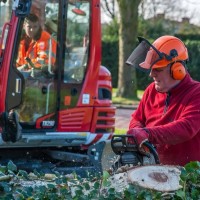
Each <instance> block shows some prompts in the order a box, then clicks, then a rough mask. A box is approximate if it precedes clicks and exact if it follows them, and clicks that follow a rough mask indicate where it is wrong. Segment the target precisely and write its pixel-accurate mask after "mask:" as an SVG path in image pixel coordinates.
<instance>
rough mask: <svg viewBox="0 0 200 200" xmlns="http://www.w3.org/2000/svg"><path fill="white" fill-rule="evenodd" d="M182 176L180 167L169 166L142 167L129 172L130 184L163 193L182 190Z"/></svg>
mask: <svg viewBox="0 0 200 200" xmlns="http://www.w3.org/2000/svg"><path fill="white" fill-rule="evenodd" d="M180 174H181V171H180V167H178V166H168V165H163V166H162V165H151V166H141V167H137V168H135V169H132V170H129V171H128V172H127V176H128V182H129V183H131V184H134V185H138V186H141V187H143V188H147V189H153V190H157V191H161V192H170V191H175V190H178V189H180V188H181V186H180V185H179V181H180Z"/></svg>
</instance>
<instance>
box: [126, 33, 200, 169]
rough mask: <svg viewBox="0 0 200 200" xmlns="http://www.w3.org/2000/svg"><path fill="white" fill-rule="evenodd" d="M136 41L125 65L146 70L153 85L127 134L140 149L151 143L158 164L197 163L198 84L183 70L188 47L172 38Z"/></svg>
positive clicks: (199, 140)
mask: <svg viewBox="0 0 200 200" xmlns="http://www.w3.org/2000/svg"><path fill="white" fill-rule="evenodd" d="M139 42H140V44H139V45H138V46H137V47H136V49H135V50H134V51H133V52H132V54H131V55H130V57H129V58H128V60H127V62H126V63H127V64H129V65H132V66H134V67H137V68H140V69H143V70H146V71H148V72H149V73H150V74H149V76H150V77H151V78H152V79H153V83H151V84H150V85H149V86H148V87H147V88H146V90H145V92H144V95H143V98H142V100H141V101H140V104H139V106H138V108H137V110H136V111H135V112H134V113H133V114H132V119H131V121H130V125H129V130H128V132H127V134H131V135H134V136H135V138H136V140H137V142H138V144H139V145H140V146H141V145H142V144H143V143H144V142H145V141H149V142H151V143H152V144H154V145H155V146H156V149H157V152H158V155H159V159H160V162H161V164H170V165H185V164H187V163H188V162H190V161H200V125H199V123H200V83H199V82H197V81H194V80H193V79H192V78H191V77H190V75H189V73H188V72H187V70H186V62H187V61H188V51H187V48H186V47H185V45H184V43H183V42H182V41H181V40H180V39H178V38H176V37H174V36H162V37H160V38H158V39H157V40H155V42H154V43H153V44H150V43H149V42H148V41H147V40H146V39H144V38H139Z"/></svg>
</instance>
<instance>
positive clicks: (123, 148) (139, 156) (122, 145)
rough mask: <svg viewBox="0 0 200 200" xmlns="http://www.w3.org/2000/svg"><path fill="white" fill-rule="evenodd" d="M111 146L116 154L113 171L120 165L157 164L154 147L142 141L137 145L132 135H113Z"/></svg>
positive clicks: (157, 159)
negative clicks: (140, 145)
mask: <svg viewBox="0 0 200 200" xmlns="http://www.w3.org/2000/svg"><path fill="white" fill-rule="evenodd" d="M130 141H133V142H130ZM111 148H112V150H113V152H114V153H115V154H116V155H118V157H117V159H116V161H115V162H114V164H113V166H112V168H113V171H117V170H118V169H119V168H121V167H122V166H129V167H132V166H138V165H140V166H143V165H154V164H159V158H158V154H157V151H156V149H155V147H154V146H153V145H152V144H151V143H149V142H144V143H143V145H142V147H139V145H138V143H137V141H136V139H135V137H134V136H133V135H113V136H112V139H111Z"/></svg>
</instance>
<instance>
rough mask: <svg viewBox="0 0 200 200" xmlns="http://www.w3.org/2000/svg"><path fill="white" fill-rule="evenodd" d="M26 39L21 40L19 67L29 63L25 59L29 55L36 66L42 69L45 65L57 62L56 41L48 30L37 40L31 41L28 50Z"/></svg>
mask: <svg viewBox="0 0 200 200" xmlns="http://www.w3.org/2000/svg"><path fill="white" fill-rule="evenodd" d="M25 42H26V41H25V39H23V40H22V41H21V42H20V46H19V53H18V58H17V62H16V63H17V67H19V66H21V65H24V64H28V63H27V61H26V60H25V58H26V57H29V58H30V60H31V61H32V63H33V64H34V67H35V68H38V69H40V68H41V67H42V66H44V65H48V64H49V63H50V64H51V65H54V64H55V60H56V41H55V39H54V38H53V37H52V36H51V35H50V34H49V33H48V32H46V31H42V34H41V37H40V39H39V40H37V41H33V40H32V41H31V42H30V44H29V46H28V48H27V50H26V47H25V46H26V45H25Z"/></svg>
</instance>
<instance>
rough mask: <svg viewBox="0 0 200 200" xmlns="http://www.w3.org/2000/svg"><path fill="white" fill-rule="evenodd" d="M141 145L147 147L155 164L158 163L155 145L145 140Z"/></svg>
mask: <svg viewBox="0 0 200 200" xmlns="http://www.w3.org/2000/svg"><path fill="white" fill-rule="evenodd" d="M142 145H144V146H145V147H147V148H148V149H149V151H150V153H151V154H153V156H154V159H155V162H156V164H160V161H159V157H158V153H157V151H156V149H155V147H154V146H153V145H152V144H151V143H150V142H147V141H146V142H144V143H143V144H142Z"/></svg>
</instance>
